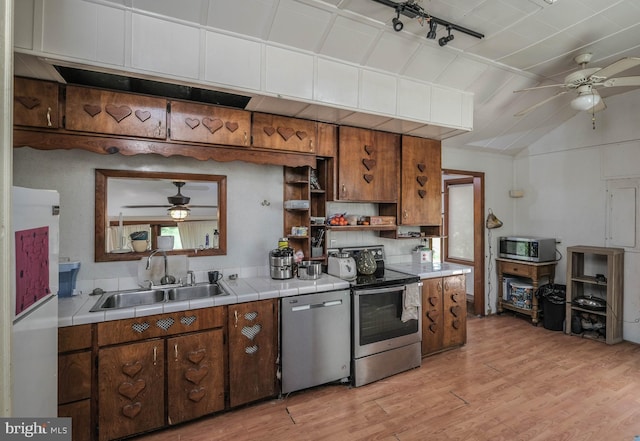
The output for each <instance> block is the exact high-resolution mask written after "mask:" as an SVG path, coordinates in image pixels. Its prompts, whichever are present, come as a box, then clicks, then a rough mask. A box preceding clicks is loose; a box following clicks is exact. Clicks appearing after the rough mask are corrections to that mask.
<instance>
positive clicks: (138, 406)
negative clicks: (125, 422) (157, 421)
mask: <svg viewBox="0 0 640 441" xmlns="http://www.w3.org/2000/svg"><path fill="white" fill-rule="evenodd" d="M141 410H142V403H140V402H136V403H131V404H125V405H124V406H122V414H123V415H124V416H126V417H127V418H131V419H133V418H135V417H136V416H137V415H138V414H139V413H140V411H141Z"/></svg>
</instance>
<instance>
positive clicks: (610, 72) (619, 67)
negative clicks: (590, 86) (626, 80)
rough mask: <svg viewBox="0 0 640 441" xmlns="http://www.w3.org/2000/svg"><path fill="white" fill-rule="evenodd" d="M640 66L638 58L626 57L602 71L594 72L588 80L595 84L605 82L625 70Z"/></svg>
mask: <svg viewBox="0 0 640 441" xmlns="http://www.w3.org/2000/svg"><path fill="white" fill-rule="evenodd" d="M638 65H640V58H637V57H627V58H622V59H620V60H618V61H616V62H614V63H612V64H610V65H608V66H606V67H603V68H602V69H600V70H598V71H596V72H594V73H592V74H591V76H590V77H589V79H590V80H593V81H595V82H598V81H603V80H606V79H607V78H610V77H612V76H614V75H616V74H618V73H620V72H623V71H625V70H627V69H631V68H632V67H635V66H638Z"/></svg>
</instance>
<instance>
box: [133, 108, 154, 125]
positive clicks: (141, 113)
mask: <svg viewBox="0 0 640 441" xmlns="http://www.w3.org/2000/svg"><path fill="white" fill-rule="evenodd" d="M136 117H137V118H138V119H139V120H140V121H142V122H145V121H146V120H148V119H149V118H151V112H149V111H148V110H136Z"/></svg>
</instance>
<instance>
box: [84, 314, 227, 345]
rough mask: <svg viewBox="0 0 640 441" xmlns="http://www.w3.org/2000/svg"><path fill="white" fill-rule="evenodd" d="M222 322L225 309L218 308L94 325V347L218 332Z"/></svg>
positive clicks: (223, 322)
mask: <svg viewBox="0 0 640 441" xmlns="http://www.w3.org/2000/svg"><path fill="white" fill-rule="evenodd" d="M225 321H226V308H225V307H224V306H218V307H214V308H205V309H195V310H189V311H180V312H174V313H170V314H157V315H150V316H147V317H138V318H132V319H125V320H115V321H111V322H102V323H98V330H97V331H98V346H106V345H113V344H117V343H124V342H130V341H137V340H144V339H147V338H155V337H164V336H168V335H175V334H181V333H184V332H193V331H200V330H203V329H210V328H219V327H222V326H224V324H225Z"/></svg>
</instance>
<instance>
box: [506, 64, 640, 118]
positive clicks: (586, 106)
mask: <svg viewBox="0 0 640 441" xmlns="http://www.w3.org/2000/svg"><path fill="white" fill-rule="evenodd" d="M591 57H592V54H590V53H585V54H580V55H578V56H576V57H575V58H574V61H575V62H576V63H577V64H579V65H580V70H578V71H576V72H572V73H570V74H569V75H567V76H566V77H565V78H564V83H562V84H550V85H546V86H537V87H529V88H527V89H519V90H514V91H513V92H514V93H516V92H527V91H531V90H538V89H548V88H561V89H562V90H560V92H558V93H556V94H555V95H553V96H551V97H549V98H547V99H545V100H542V101H540V102H538V103H536V104H534V105H532V106H529V107H527V108H526V109H524V110H521V111H520V112H518V113H516V114H515V115H514V116H524V115H526V114H527V113H529V112H532V111H533V110H535V109H537V108H538V107H540V106H542V105H544V104H546V103H548V102H550V101H553V100H555V99H556V98H558V97H560V96H562V95H564V94H566V93H567V92H570V91H574V92H576V96H575V97H574V98H573V99H572V100H571V107H572V108H574V109H576V110H580V111H587V112H589V113H595V112H599V111H601V110H604V109H606V108H607V106H606V105H605V103H604V100H603V99H602V97H601V96H600V94H599V93H598V88H599V87H640V76H629V77H618V78H613V76H614V75H617V74H619V73H621V72H624V71H625V70H628V69H631V68H632V67H635V66H639V65H640V58H636V57H626V58H622V59H620V60H618V61H616V62H614V63H612V64H610V65H608V66H606V67H603V68H599V67H587V64H588V63H589V62H590V61H591Z"/></svg>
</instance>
